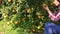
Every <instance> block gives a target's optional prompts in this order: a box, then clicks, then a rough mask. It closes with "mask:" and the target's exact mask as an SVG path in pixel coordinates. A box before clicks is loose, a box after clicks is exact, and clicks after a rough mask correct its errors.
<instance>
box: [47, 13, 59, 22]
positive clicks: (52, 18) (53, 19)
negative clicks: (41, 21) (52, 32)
mask: <svg viewBox="0 0 60 34" xmlns="http://www.w3.org/2000/svg"><path fill="white" fill-rule="evenodd" d="M48 17H49V18H50V19H51V20H52V21H58V20H59V18H56V17H55V16H54V14H49V16H48Z"/></svg>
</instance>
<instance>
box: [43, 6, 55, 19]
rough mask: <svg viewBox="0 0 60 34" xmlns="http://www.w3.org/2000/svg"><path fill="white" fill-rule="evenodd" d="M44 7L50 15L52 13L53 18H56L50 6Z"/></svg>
mask: <svg viewBox="0 0 60 34" xmlns="http://www.w3.org/2000/svg"><path fill="white" fill-rule="evenodd" d="M43 8H44V9H45V10H46V11H47V12H48V14H49V15H51V16H52V17H53V18H56V16H55V15H53V13H52V12H51V11H50V10H49V8H48V6H45V7H44V6H43Z"/></svg>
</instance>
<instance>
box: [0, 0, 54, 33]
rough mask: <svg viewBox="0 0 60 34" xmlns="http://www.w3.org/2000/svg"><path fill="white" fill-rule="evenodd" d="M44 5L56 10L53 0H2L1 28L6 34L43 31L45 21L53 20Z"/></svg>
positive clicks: (0, 12) (0, 7)
mask: <svg viewBox="0 0 60 34" xmlns="http://www.w3.org/2000/svg"><path fill="white" fill-rule="evenodd" d="M42 6H48V7H49V8H50V9H51V10H52V11H54V10H55V9H54V8H55V7H54V6H53V0H0V22H1V25H0V26H1V27H0V28H1V29H0V30H1V31H3V32H5V33H6V34H9V33H10V32H14V31H15V32H16V31H18V32H19V33H20V32H23V31H24V32H25V31H27V32H33V33H34V32H41V31H43V30H44V23H45V22H47V21H51V20H50V19H48V17H47V16H48V15H47V13H46V11H45V10H44V9H43V8H42ZM4 22H5V23H4ZM8 32H9V33H8ZM10 34H11V33H10ZM12 34H15V33H12ZM21 34H22V33H21Z"/></svg>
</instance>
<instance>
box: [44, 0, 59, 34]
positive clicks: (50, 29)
mask: <svg viewBox="0 0 60 34" xmlns="http://www.w3.org/2000/svg"><path fill="white" fill-rule="evenodd" d="M53 4H54V5H55V6H56V7H57V11H56V12H57V13H56V12H54V13H52V11H51V10H50V9H49V8H48V6H43V8H44V9H45V10H46V11H47V12H48V14H49V16H48V17H49V18H50V19H51V20H52V22H46V23H45V26H44V34H60V24H59V21H60V0H54V1H53ZM57 22H58V23H57ZM55 23H56V24H55Z"/></svg>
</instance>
